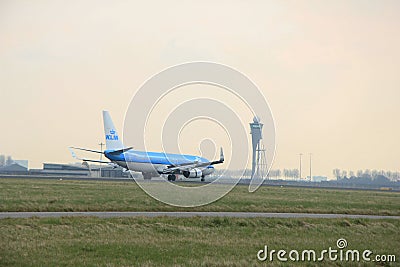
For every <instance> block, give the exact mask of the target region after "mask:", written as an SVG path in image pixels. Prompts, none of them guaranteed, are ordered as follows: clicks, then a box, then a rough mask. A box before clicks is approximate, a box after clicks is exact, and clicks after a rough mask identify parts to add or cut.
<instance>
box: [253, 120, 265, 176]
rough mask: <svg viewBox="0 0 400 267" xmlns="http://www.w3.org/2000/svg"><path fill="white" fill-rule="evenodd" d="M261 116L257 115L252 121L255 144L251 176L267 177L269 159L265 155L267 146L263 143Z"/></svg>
mask: <svg viewBox="0 0 400 267" xmlns="http://www.w3.org/2000/svg"><path fill="white" fill-rule="evenodd" d="M263 125H264V124H262V123H261V122H260V118H258V117H257V116H255V117H254V118H253V122H252V123H250V130H251V131H250V134H251V141H252V145H253V161H252V165H251V178H253V177H255V176H256V177H257V178H263V179H264V178H266V176H267V159H266V156H265V148H264V146H263V144H262V141H261V140H262V138H263V137H262V128H263Z"/></svg>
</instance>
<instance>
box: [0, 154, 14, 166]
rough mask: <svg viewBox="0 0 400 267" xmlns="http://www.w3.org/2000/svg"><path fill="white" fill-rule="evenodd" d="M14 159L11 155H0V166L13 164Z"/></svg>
mask: <svg viewBox="0 0 400 267" xmlns="http://www.w3.org/2000/svg"><path fill="white" fill-rule="evenodd" d="M13 162H14V160H13V159H12V157H11V156H5V155H0V167H2V166H7V165H11V164H13Z"/></svg>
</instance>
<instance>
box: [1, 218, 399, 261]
mask: <svg viewBox="0 0 400 267" xmlns="http://www.w3.org/2000/svg"><path fill="white" fill-rule="evenodd" d="M399 231H400V221H399V220H367V219H348V220H347V219H265V218H264V219H263V218H251V219H240V218H237V219H234V218H204V217H202V218H200V217H196V218H168V217H159V218H112V219H98V218H92V217H81V218H77V217H74V218H71V217H70V218H41V219H39V218H31V219H2V220H0V233H1V238H0V248H1V249H0V266H82V265H89V266H132V265H133V266H171V265H174V266H254V265H260V264H261V263H260V262H259V261H258V260H257V258H256V253H257V252H258V251H259V250H260V249H263V248H264V245H268V247H269V248H270V249H276V250H279V249H286V250H288V251H290V250H292V249H295V250H298V251H302V250H305V249H313V250H315V251H321V250H323V249H328V248H329V247H332V248H333V249H335V248H336V240H337V239H339V238H345V239H346V240H347V242H348V247H347V249H358V250H361V251H363V250H365V249H369V250H372V251H373V252H374V254H385V255H387V254H395V255H396V260H397V262H399V257H400V255H399V252H400V251H399V248H400V236H399ZM267 263H268V265H272V266H279V265H281V263H279V262H278V261H274V262H272V263H271V262H267ZM292 264H293V263H292V262H290V263H289V265H292ZM343 264H344V263H343V262H342V263H335V262H330V261H328V260H325V261H323V262H317V263H304V262H302V263H300V265H308V266H320V265H323V266H332V265H336V266H342V265H343ZM360 264H361V263H360ZM364 264H365V263H364V262H363V263H362V266H364ZM353 266H354V264H353ZM369 266H375V264H372V263H371V264H369Z"/></svg>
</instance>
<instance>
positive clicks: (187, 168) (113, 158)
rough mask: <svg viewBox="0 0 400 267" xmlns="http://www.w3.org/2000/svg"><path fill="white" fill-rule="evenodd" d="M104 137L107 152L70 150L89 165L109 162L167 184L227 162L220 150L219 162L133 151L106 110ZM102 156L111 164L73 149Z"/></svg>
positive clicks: (192, 176)
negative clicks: (166, 180) (123, 140)
mask: <svg viewBox="0 0 400 267" xmlns="http://www.w3.org/2000/svg"><path fill="white" fill-rule="evenodd" d="M103 122H104V134H105V139H106V150H104V151H97V150H92V149H86V148H79V147H69V150H70V152H71V154H72V157H74V158H75V159H78V160H82V161H83V162H84V163H85V162H86V163H87V162H97V163H107V164H111V165H113V166H115V167H116V166H121V167H122V168H124V169H125V170H130V171H135V172H141V173H142V175H143V178H144V179H145V180H150V179H151V178H152V177H159V176H160V175H167V176H168V181H175V180H176V175H179V174H181V175H183V176H184V177H186V178H200V179H201V181H202V182H203V181H205V177H206V176H207V175H210V174H212V173H213V172H214V165H216V164H221V163H223V162H224V153H223V150H222V147H221V151H220V158H219V160H215V161H209V160H208V159H206V158H203V157H199V156H194V155H181V154H171V153H163V152H146V151H138V150H134V149H133V147H124V145H123V144H122V141H121V139H120V137H119V135H118V133H117V130H116V129H115V126H114V123H113V121H112V119H111V116H110V113H109V112H108V111H103ZM75 149H76V150H82V151H87V152H93V153H99V154H103V155H104V156H105V157H106V158H107V159H109V160H110V161H101V160H92V159H85V158H79V157H77V156H76V154H75V152H74V150H75Z"/></svg>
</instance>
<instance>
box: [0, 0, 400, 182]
mask: <svg viewBox="0 0 400 267" xmlns="http://www.w3.org/2000/svg"><path fill="white" fill-rule="evenodd" d="M159 2H161V3H159ZM250 3H251V4H250ZM399 48H400V1H396V0H395V1H364V0H362V1H348V0H344V1H339V0H335V1H140V2H139V1H138V2H133V1H17V0H12V1H4V0H2V1H0V114H1V115H0V118H1V125H2V126H1V131H0V154H6V155H12V156H13V157H14V158H15V159H28V160H29V161H30V167H41V163H42V162H72V159H71V156H70V154H69V152H68V150H67V147H68V146H70V145H76V146H82V147H91V148H98V145H97V144H98V143H99V142H100V141H101V140H102V138H103V127H102V119H101V111H102V110H103V109H107V110H109V111H110V112H111V114H112V116H113V118H114V121H115V124H116V126H117V127H118V128H119V129H121V128H122V124H123V118H124V115H125V111H126V109H127V107H128V104H129V102H130V99H131V97H132V96H133V94H134V92H135V90H137V89H138V88H139V86H140V85H141V84H142V83H143V82H144V81H145V80H146V79H147V78H149V77H150V76H151V75H153V74H155V73H157V72H159V71H160V70H162V69H164V68H166V67H168V66H171V65H175V64H179V63H183V62H187V61H193V60H196V61H197V60H207V61H215V62H219V63H222V64H226V65H229V66H232V67H234V68H236V69H238V70H240V71H242V72H243V73H245V74H246V75H247V76H249V77H250V78H251V79H252V80H253V81H254V82H255V83H256V84H257V85H258V86H259V87H260V88H261V90H262V91H263V93H264V95H265V96H266V98H267V100H268V101H269V104H270V106H271V109H272V112H273V114H274V118H275V123H276V140H277V151H276V158H275V163H274V166H273V168H297V167H298V153H300V152H302V153H304V154H307V153H309V152H312V153H313V155H314V156H313V157H314V164H313V165H314V169H315V171H314V174H321V175H328V176H331V172H332V169H333V168H336V167H338V168H342V169H347V170H349V169H352V170H357V169H365V168H369V169H385V170H393V171H395V170H397V171H399V170H400V140H399V136H400V124H399V115H400V49H399ZM250 120H251V118H249V121H250ZM120 131H122V130H120ZM187 142H189V141H187ZM188 152H191V151H188ZM303 168H304V169H307V168H308V163H307V162H306V160H305V163H304V165H303ZM303 175H305V172H304V173H303Z"/></svg>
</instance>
